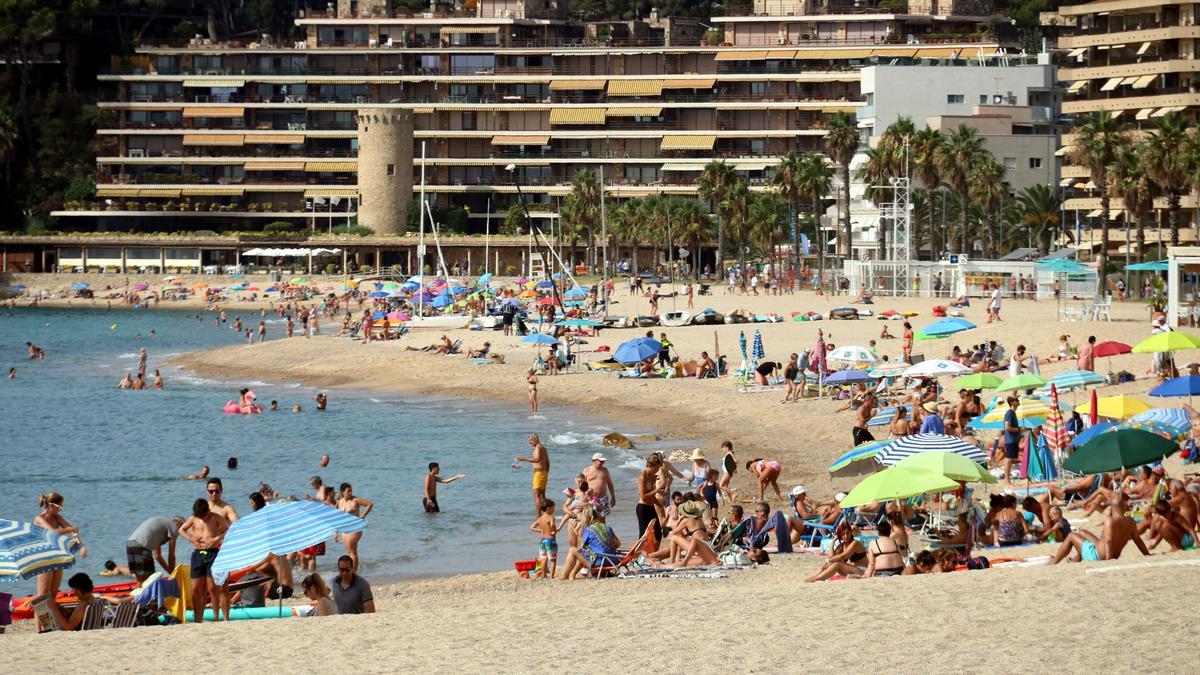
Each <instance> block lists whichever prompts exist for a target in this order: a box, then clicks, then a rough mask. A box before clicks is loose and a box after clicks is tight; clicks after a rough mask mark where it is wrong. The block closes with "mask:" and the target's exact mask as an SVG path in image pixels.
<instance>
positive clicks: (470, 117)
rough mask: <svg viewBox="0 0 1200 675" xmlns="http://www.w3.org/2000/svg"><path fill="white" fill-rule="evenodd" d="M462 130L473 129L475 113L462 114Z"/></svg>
mask: <svg viewBox="0 0 1200 675" xmlns="http://www.w3.org/2000/svg"><path fill="white" fill-rule="evenodd" d="M462 128H463V129H467V130H470V129H474V128H475V113H474V112H464V113H463V114H462Z"/></svg>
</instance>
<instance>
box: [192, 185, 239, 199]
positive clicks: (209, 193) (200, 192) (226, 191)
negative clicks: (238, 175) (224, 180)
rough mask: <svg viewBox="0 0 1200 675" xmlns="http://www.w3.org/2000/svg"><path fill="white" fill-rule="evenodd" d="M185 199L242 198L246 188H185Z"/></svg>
mask: <svg viewBox="0 0 1200 675" xmlns="http://www.w3.org/2000/svg"><path fill="white" fill-rule="evenodd" d="M182 192H183V196H184V197H241V196H242V195H243V194H244V193H245V192H246V188H243V187H229V186H221V187H198V188H184V189H183V190H182Z"/></svg>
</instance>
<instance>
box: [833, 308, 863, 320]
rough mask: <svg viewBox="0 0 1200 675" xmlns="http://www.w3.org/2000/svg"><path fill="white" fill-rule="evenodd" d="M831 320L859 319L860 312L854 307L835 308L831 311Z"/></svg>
mask: <svg viewBox="0 0 1200 675" xmlns="http://www.w3.org/2000/svg"><path fill="white" fill-rule="evenodd" d="M829 317H830V318H831V319H857V318H858V310H857V309H855V308H853V307H835V308H834V309H831V310H829Z"/></svg>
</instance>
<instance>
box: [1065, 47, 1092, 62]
mask: <svg viewBox="0 0 1200 675" xmlns="http://www.w3.org/2000/svg"><path fill="white" fill-rule="evenodd" d="M1087 50H1088V48H1087V47H1078V48H1076V49H1072V50H1071V51H1069V52H1067V58H1068V59H1075V58H1079V57H1080V56H1082V55H1083V54H1085V53H1086V52H1087Z"/></svg>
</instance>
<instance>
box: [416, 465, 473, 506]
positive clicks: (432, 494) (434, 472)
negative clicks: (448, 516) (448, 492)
mask: <svg viewBox="0 0 1200 675" xmlns="http://www.w3.org/2000/svg"><path fill="white" fill-rule="evenodd" d="M441 469H442V468H441V466H440V465H439V464H438V463H437V462H430V463H429V473H428V474H427V475H426V476H425V497H424V499H422V500H421V503H422V504H423V505H424V506H425V513H441V509H440V508H439V507H438V501H437V486H438V483H453V482H454V481H456V480H458V479H460V478H463V474H461V473H459V474H455V475H453V476H451V477H449V478H442V477H441V476H439V475H438V472H439V471H441Z"/></svg>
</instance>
